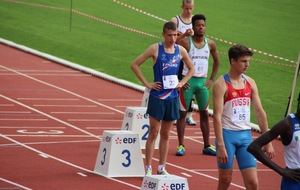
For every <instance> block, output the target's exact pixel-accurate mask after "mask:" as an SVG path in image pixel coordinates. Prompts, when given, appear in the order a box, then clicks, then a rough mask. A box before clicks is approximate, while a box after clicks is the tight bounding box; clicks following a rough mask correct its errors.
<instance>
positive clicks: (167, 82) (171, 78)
mask: <svg viewBox="0 0 300 190" xmlns="http://www.w3.org/2000/svg"><path fill="white" fill-rule="evenodd" d="M163 85H164V89H174V88H176V86H177V85H178V77H177V75H164V76H163Z"/></svg>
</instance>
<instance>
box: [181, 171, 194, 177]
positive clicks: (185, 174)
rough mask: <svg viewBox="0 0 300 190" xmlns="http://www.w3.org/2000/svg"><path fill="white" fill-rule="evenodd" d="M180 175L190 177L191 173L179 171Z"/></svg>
mask: <svg viewBox="0 0 300 190" xmlns="http://www.w3.org/2000/svg"><path fill="white" fill-rule="evenodd" d="M181 174H182V175H184V176H186V177H192V176H191V175H189V174H187V173H184V172H181Z"/></svg>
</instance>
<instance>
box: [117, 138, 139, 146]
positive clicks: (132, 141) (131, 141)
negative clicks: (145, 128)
mask: <svg viewBox="0 0 300 190" xmlns="http://www.w3.org/2000/svg"><path fill="white" fill-rule="evenodd" d="M115 142H116V144H122V142H123V143H124V144H135V143H136V142H137V138H130V137H128V138H123V139H121V138H119V137H118V138H116V139H115Z"/></svg>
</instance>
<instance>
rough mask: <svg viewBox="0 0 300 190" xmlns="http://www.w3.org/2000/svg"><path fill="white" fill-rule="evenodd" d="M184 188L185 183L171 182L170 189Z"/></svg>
mask: <svg viewBox="0 0 300 190" xmlns="http://www.w3.org/2000/svg"><path fill="white" fill-rule="evenodd" d="M183 189H185V183H172V184H171V185H170V190H183Z"/></svg>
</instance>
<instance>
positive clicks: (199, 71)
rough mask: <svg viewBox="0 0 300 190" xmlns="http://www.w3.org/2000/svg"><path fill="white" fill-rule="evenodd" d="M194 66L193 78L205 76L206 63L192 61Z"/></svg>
mask: <svg viewBox="0 0 300 190" xmlns="http://www.w3.org/2000/svg"><path fill="white" fill-rule="evenodd" d="M194 66H195V73H194V75H195V76H207V71H208V62H207V61H205V62H202V61H200V60H198V61H194Z"/></svg>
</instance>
